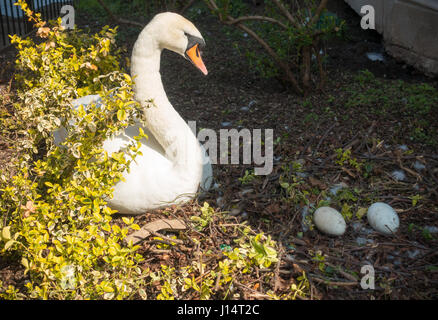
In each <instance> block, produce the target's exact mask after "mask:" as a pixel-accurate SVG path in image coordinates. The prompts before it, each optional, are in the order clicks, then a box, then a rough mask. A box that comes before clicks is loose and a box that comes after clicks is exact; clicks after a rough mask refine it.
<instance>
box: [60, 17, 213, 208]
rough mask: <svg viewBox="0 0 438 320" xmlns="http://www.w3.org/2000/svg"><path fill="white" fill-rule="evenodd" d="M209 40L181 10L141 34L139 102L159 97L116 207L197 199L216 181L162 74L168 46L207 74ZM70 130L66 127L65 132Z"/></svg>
mask: <svg viewBox="0 0 438 320" xmlns="http://www.w3.org/2000/svg"><path fill="white" fill-rule="evenodd" d="M204 45H205V42H204V39H203V37H202V35H201V33H200V32H199V31H198V30H197V29H196V27H195V26H194V25H193V24H192V23H191V22H190V21H188V20H187V19H185V18H184V17H182V16H180V15H178V14H176V13H170V12H166V13H160V14H158V15H156V16H155V17H154V18H153V19H152V20H151V21H150V22H149V24H148V25H147V26H146V27H145V28H144V29H143V31H142V32H141V33H140V35H139V37H138V39H137V41H136V42H135V44H134V48H133V51H132V57H131V75H132V77H135V79H134V81H135V85H134V88H133V89H134V93H135V99H136V100H137V101H139V102H140V103H142V101H143V102H145V101H148V100H150V99H153V100H154V103H155V106H153V107H150V108H145V114H146V128H144V127H142V128H143V130H144V131H145V133H146V134H147V135H148V137H149V139H147V140H142V141H141V142H142V146H141V149H140V151H141V152H142V154H143V155H141V156H140V155H139V156H137V157H136V159H135V162H132V163H131V165H130V172H129V173H128V172H125V173H124V177H125V179H126V181H121V182H119V183H117V184H116V185H115V187H114V193H113V198H112V199H109V200H108V204H109V206H110V207H111V208H113V209H115V210H118V211H119V212H120V213H126V214H141V213H144V212H145V210H148V209H156V208H160V207H163V206H168V205H172V204H180V203H183V202H186V201H188V200H190V199H193V198H194V196H195V195H196V193H197V191H198V188H199V186H201V188H202V189H204V190H207V189H209V188H210V185H211V182H212V168H211V162H210V161H209V159H208V156H207V155H206V153H205V150H204V149H203V148H202V146H201V145H200V144H199V142H198V140H197V139H196V137H195V135H194V133H193V132H192V130H191V129H190V127H189V126H188V125H187V123H186V122H185V121H184V120H183V119H182V118H181V116H180V115H179V114H178V113H177V112H176V111H175V109H174V108H173V107H172V105H171V103H170V102H169V100H168V99H167V96H166V93H165V91H164V88H163V84H162V81H161V75H160V57H161V52H162V50H163V49H168V50H171V51H174V52H176V53H179V54H180V55H182V56H183V57H185V58H187V59H188V60H190V61H191V62H192V63H193V64H194V65H195V66H196V67H198V68H199V69H200V70H201V71H202V72H203V73H204V74H205V75H206V74H207V69H206V68H205V66H204V63H203V62H202V58H201V56H200V47H202V46H204ZM98 99H99V96H96V95H94V96H86V97H82V98H80V99H77V100H76V101H75V103H74V106H76V107H77V106H79V105H81V104H84V105H86V104H89V103H92V102H95V101H96V100H98ZM140 126H141V125H140V124H137V125H134V126H131V127H128V128H127V129H126V130H125V132H124V133H122V134H120V135H118V136H116V137H114V138H112V139H107V140H106V141H105V142H104V144H103V148H104V149H105V150H106V151H107V152H108V153H109V154H111V153H112V152H117V151H119V150H120V148H121V147H122V146H125V145H126V144H127V143H128V142H130V141H132V139H133V137H134V136H136V135H138V133H139V129H138V128H139V127H140ZM64 134H65V132H64ZM64 134H63V133H62V132H61V130H58V131H57V132H55V143H57V144H59V143H60V142H62V141H63V140H64V139H65V135H64Z"/></svg>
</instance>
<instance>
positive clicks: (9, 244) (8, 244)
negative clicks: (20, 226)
mask: <svg viewBox="0 0 438 320" xmlns="http://www.w3.org/2000/svg"><path fill="white" fill-rule="evenodd" d="M14 242H15V240H9V241H8V242H6V244H5V247H4V249H5V250H8V249H9V248H10V247H11V246H12V245H13V244H14Z"/></svg>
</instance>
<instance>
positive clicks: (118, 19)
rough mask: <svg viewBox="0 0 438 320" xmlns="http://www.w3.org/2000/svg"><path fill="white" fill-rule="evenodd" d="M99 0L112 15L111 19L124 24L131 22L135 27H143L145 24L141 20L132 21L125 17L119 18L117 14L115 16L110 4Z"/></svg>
mask: <svg viewBox="0 0 438 320" xmlns="http://www.w3.org/2000/svg"><path fill="white" fill-rule="evenodd" d="M97 2H99V3H100V5H101V6H102V7H103V8H104V9H105V11H106V12H107V13H108V15H109V16H110V17H111V19H113V20H114V21H115V22H117V23H123V24H129V25H131V26H135V27H141V28H143V27H144V25H143V24H141V23H140V22H136V21H131V20H126V19H123V18H119V17H117V16H115V15H114V14H113V13H112V12H111V10H110V9H109V8H108V6H107V5H106V4H105V3H104V2H103V0H97Z"/></svg>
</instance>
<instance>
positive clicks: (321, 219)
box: [313, 207, 347, 236]
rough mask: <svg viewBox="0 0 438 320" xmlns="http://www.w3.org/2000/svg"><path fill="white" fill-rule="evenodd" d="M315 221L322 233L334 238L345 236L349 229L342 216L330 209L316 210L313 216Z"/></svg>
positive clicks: (321, 208)
mask: <svg viewBox="0 0 438 320" xmlns="http://www.w3.org/2000/svg"><path fill="white" fill-rule="evenodd" d="M313 221H314V222H315V225H316V227H317V228H318V229H319V230H320V231H322V232H324V233H326V234H329V235H332V236H341V235H343V234H344V232H345V230H346V228H347V225H346V223H345V220H344V217H343V216H342V214H340V213H339V211H337V210H335V209H333V208H330V207H320V208H318V209H316V211H315V213H314V214H313Z"/></svg>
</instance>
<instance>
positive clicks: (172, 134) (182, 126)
mask: <svg viewBox="0 0 438 320" xmlns="http://www.w3.org/2000/svg"><path fill="white" fill-rule="evenodd" d="M161 51H162V50H161V48H160V47H159V45H158V41H157V40H156V39H154V37H153V36H151V35H150V34H149V32H148V28H147V27H146V28H145V29H144V30H143V31H142V33H141V34H140V35H139V37H138V39H137V41H136V43H135V44H134V48H133V52H132V57H131V75H132V76H133V77H135V79H134V82H135V85H134V92H135V99H136V100H137V101H139V102H140V103H142V104H143V105H145V106H146V105H147V103H146V102H145V101H148V100H150V99H153V101H154V106H151V107H149V108H145V113H146V119H147V120H146V122H147V128H148V129H149V130H150V131H151V132H152V134H153V135H154V137H155V138H156V139H157V141H158V142H159V143H160V144H161V146H162V147H163V149H164V150H165V151H166V157H167V158H168V159H169V160H170V161H172V162H173V163H174V165H175V166H176V167H178V170H184V171H187V172H191V173H192V174H202V167H201V166H200V161H202V157H201V149H200V145H199V142H198V140H197V139H196V137H195V135H194V134H193V132H192V131H191V129H190V127H189V126H188V125H187V123H186V122H185V121H184V120H183V119H182V118H181V116H180V115H179V114H178V113H177V112H176V111H175V109H174V108H173V107H172V104H171V103H170V102H169V100H168V99H167V95H166V92H165V91H164V87H163V83H162V81H161V75H160V57H161Z"/></svg>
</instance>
